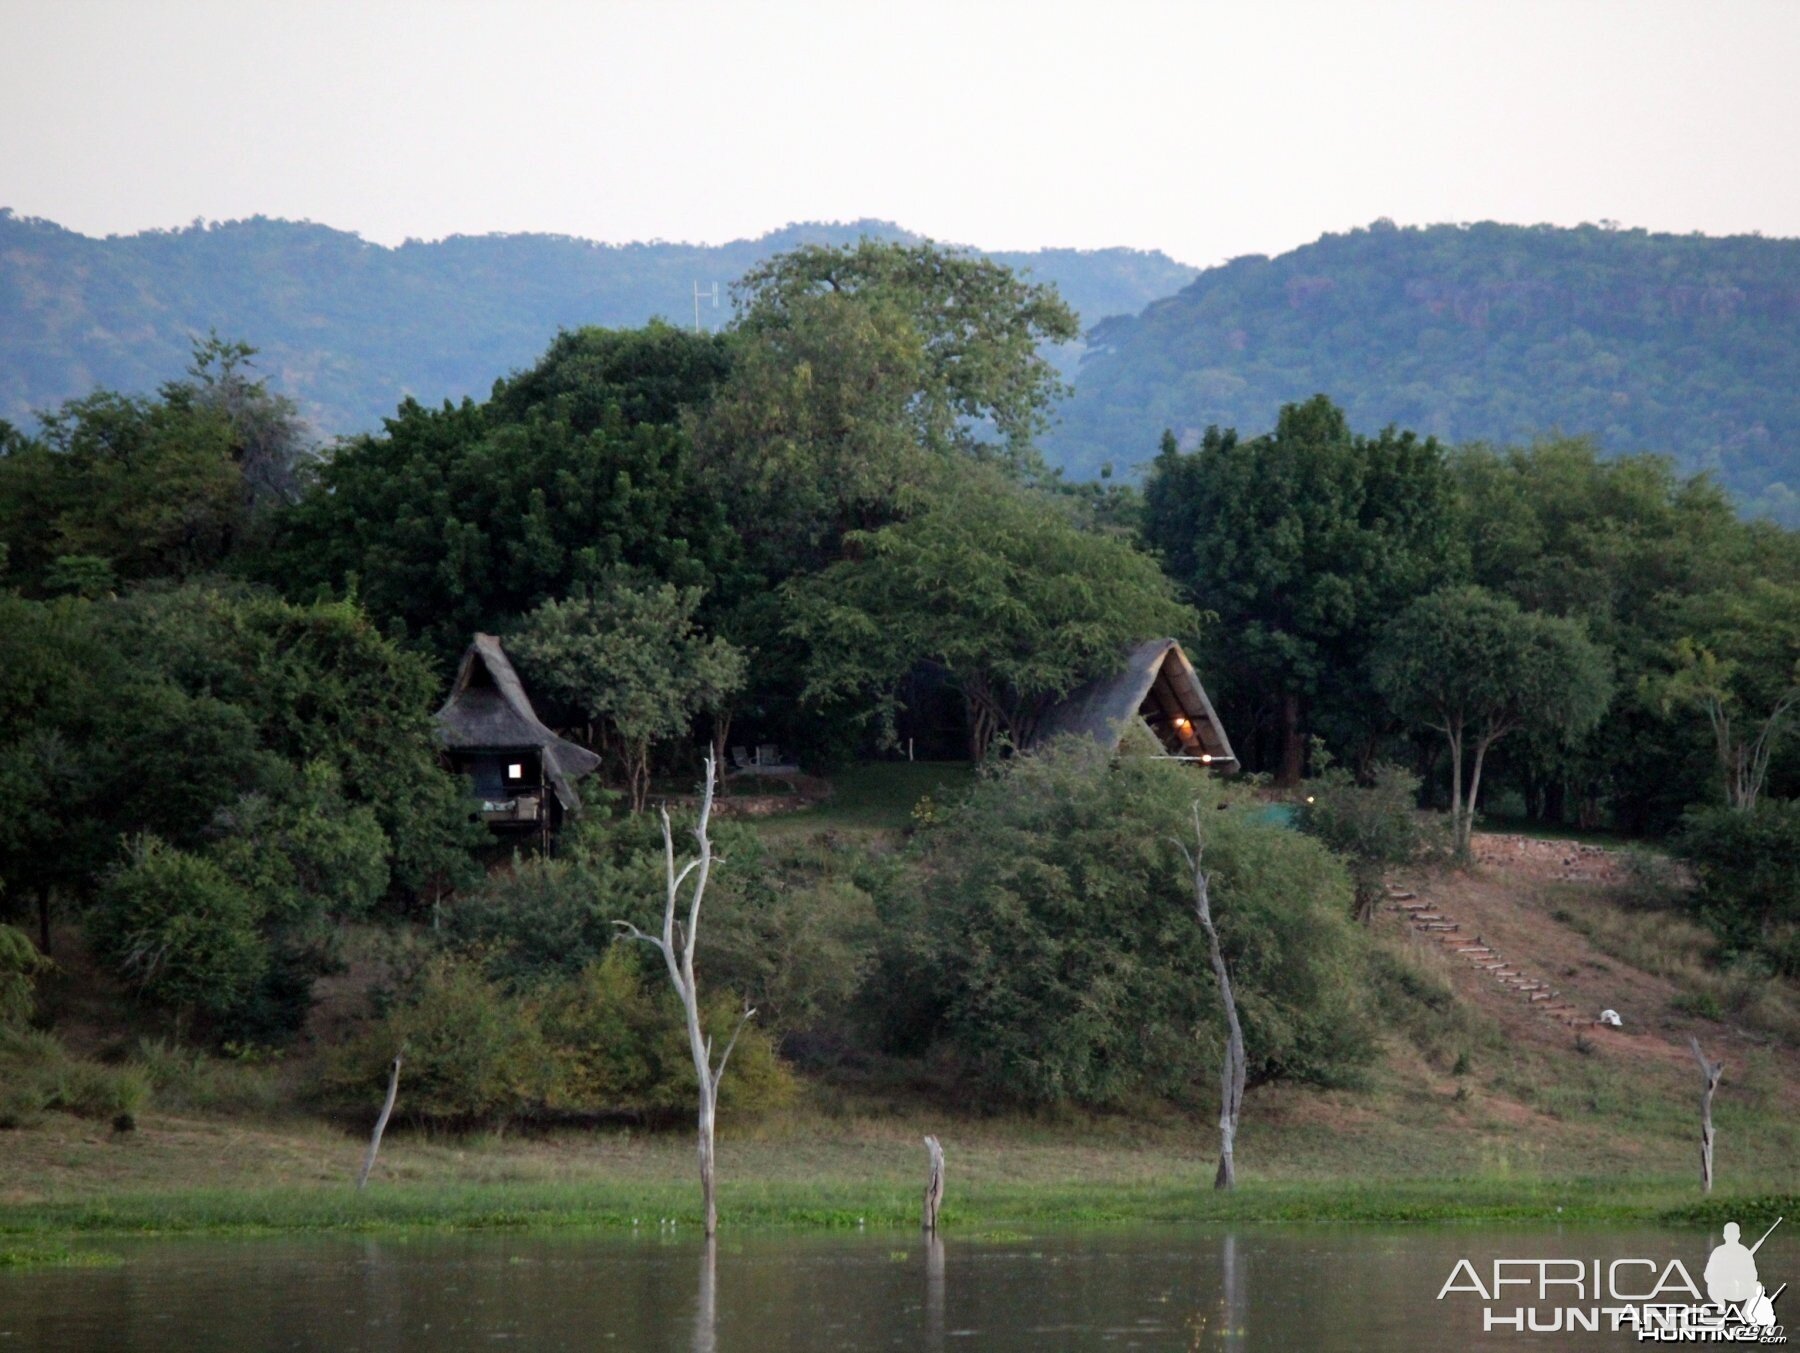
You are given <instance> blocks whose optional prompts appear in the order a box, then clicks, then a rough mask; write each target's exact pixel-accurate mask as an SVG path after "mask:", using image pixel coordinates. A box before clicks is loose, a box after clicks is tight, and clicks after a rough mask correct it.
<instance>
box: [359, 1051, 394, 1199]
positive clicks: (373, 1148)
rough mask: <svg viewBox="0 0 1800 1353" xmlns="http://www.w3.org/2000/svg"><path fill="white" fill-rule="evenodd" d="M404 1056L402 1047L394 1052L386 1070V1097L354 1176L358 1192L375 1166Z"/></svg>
mask: <svg viewBox="0 0 1800 1353" xmlns="http://www.w3.org/2000/svg"><path fill="white" fill-rule="evenodd" d="M404 1056H405V1049H404V1048H403V1049H401V1050H400V1051H399V1052H396V1053H395V1054H394V1065H393V1068H392V1070H390V1071H389V1072H388V1088H387V1099H386V1100H384V1101H383V1102H382V1105H381V1116H380V1117H379V1118H377V1119H376V1120H375V1132H374V1135H373V1136H371V1137H370V1138H369V1154H368V1155H366V1156H364V1157H363V1163H362V1170H361V1172H360V1173H359V1174H358V1175H357V1176H356V1191H357V1192H358V1193H361V1192H362V1191H363V1186H364V1185H366V1184H367V1183H368V1182H369V1171H370V1170H373V1169H374V1168H375V1155H376V1153H377V1152H378V1151H380V1150H381V1134H382V1133H384V1132H386V1131H387V1125H388V1119H389V1118H391V1117H392V1116H393V1113H394V1099H395V1097H396V1096H397V1095H398V1094H399V1093H400V1062H401V1059H402V1058H403V1057H404Z"/></svg>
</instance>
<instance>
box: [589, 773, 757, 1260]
mask: <svg viewBox="0 0 1800 1353" xmlns="http://www.w3.org/2000/svg"><path fill="white" fill-rule="evenodd" d="M717 780H718V762H717V761H715V760H714V759H713V757H712V756H711V755H710V754H708V756H707V758H706V786H705V788H704V789H703V790H702V791H701V794H700V821H699V822H698V823H697V824H696V825H695V827H694V840H695V841H696V842H697V843H698V845H699V850H700V853H699V855H698V856H696V857H695V858H694V859H692V860H689V861H688V862H687V863H686V864H684V865H682V866H681V868H680V869H677V868H676V867H675V832H674V828H673V827H672V826H671V825H670V823H669V810H668V809H667V808H664V809H662V810H661V813H662V837H663V867H664V877H665V883H666V885H667V887H666V890H665V892H664V896H663V923H662V934H661V935H646V934H645V933H644V932H643V931H641V930H639V929H638V928H637V927H636V926H634V925H633V924H631V922H629V921H614V922H613V924H614V925H616V926H617V927H618V928H619V933H620V934H621V935H622V936H624V937H625V938H627V939H634V940H642V941H643V942H644V943H645V944H648V945H650V946H651V947H652V948H653V949H655V950H657V951H658V952H659V953H661V954H662V956H663V964H664V966H665V967H666V968H667V969H668V971H669V982H670V984H671V985H672V986H674V988H675V994H676V995H677V996H679V997H680V998H681V1008H682V1010H683V1012H684V1013H685V1014H686V1016H687V1033H688V1051H689V1052H691V1053H692V1054H693V1058H694V1074H695V1076H696V1078H697V1079H698V1080H699V1082H700V1112H699V1154H700V1195H701V1201H702V1203H703V1205H704V1207H705V1210H706V1234H707V1235H708V1236H709V1237H710V1236H712V1235H713V1234H714V1233H715V1232H717V1231H718V1229H719V1213H718V1207H717V1205H716V1203H715V1200H714V1196H713V1124H714V1122H715V1120H716V1117H717V1111H718V1104H719V1081H720V1078H721V1077H723V1076H724V1074H725V1066H726V1064H727V1063H728V1062H730V1061H731V1050H732V1049H733V1048H735V1047H736V1046H737V1041H738V1035H739V1034H741V1033H743V1032H744V1025H745V1024H747V1023H749V1021H750V1017H751V1016H752V1015H754V1014H755V1013H756V1011H755V1010H754V1009H752V1008H751V1007H750V1006H749V1005H747V1004H746V1005H745V1007H744V1014H743V1017H742V1018H741V1019H739V1020H738V1024H737V1028H736V1029H734V1030H732V1034H731V1039H730V1041H729V1042H727V1043H726V1044H725V1051H724V1053H723V1054H722V1055H721V1056H720V1058H719V1061H718V1064H717V1065H716V1066H715V1065H714V1064H713V1059H712V1046H713V1045H712V1039H711V1038H710V1037H708V1036H707V1034H706V1031H705V1030H704V1029H703V1028H701V1026H700V991H699V988H698V987H697V986H696V985H695V982H694V941H695V940H696V939H697V938H698V937H699V934H700V903H701V900H702V899H703V898H704V897H705V896H706V882H707V879H708V878H709V877H711V875H712V866H713V848H712V837H711V836H709V835H708V834H707V827H708V825H709V824H710V823H711V821H712V808H713V789H714V787H715V785H716V784H717ZM690 878H691V879H692V880H693V889H692V892H691V893H690V895H689V898H688V914H687V923H686V924H685V925H683V924H682V923H681V922H680V921H677V920H676V919H675V907H676V904H677V902H678V901H679V900H680V897H681V890H682V888H683V886H685V885H686V884H687V882H688V880H689V879H690Z"/></svg>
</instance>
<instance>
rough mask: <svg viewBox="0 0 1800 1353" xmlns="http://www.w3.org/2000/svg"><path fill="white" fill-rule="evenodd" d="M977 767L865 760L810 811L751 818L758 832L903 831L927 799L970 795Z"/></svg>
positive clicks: (835, 779)
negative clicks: (928, 796)
mask: <svg viewBox="0 0 1800 1353" xmlns="http://www.w3.org/2000/svg"><path fill="white" fill-rule="evenodd" d="M974 781H975V768H974V766H973V765H971V764H970V763H969V762H967V761H865V762H863V763H862V764H860V765H856V766H851V767H849V768H847V769H846V770H843V771H841V772H839V773H837V774H835V775H833V776H832V777H831V797H830V798H828V799H826V800H825V802H823V803H821V804H818V805H817V806H815V807H812V808H804V809H801V810H800V811H799V812H795V813H781V814H778V815H776V816H774V817H766V818H756V819H752V821H753V822H754V823H755V826H756V827H757V829H758V830H759V831H762V832H765V833H768V834H772V835H782V834H788V833H794V832H819V831H851V832H864V833H866V832H891V831H902V830H904V829H905V828H907V827H910V826H912V825H913V816H912V812H913V808H914V807H915V806H916V805H917V804H918V802H919V800H920V799H921V798H923V797H925V796H926V795H928V794H929V795H930V796H931V797H932V799H933V800H935V801H936V802H938V803H940V804H941V803H945V802H949V801H950V800H952V799H954V798H956V797H957V796H958V795H961V794H964V793H967V792H968V789H969V787H970V785H972V784H973V783H974Z"/></svg>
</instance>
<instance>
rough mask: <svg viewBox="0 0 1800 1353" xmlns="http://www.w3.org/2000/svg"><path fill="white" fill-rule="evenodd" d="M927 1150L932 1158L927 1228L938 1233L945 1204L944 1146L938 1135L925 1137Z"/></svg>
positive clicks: (928, 1185)
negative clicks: (940, 1213)
mask: <svg viewBox="0 0 1800 1353" xmlns="http://www.w3.org/2000/svg"><path fill="white" fill-rule="evenodd" d="M925 1150H926V1152H927V1153H928V1154H929V1156H930V1159H931V1169H930V1173H929V1174H927V1175H926V1178H925V1230H926V1231H927V1232H928V1233H930V1234H931V1235H936V1234H937V1223H938V1209H939V1208H940V1207H942V1206H943V1205H944V1148H943V1147H941V1146H939V1145H938V1139H937V1138H936V1137H927V1138H926V1139H925Z"/></svg>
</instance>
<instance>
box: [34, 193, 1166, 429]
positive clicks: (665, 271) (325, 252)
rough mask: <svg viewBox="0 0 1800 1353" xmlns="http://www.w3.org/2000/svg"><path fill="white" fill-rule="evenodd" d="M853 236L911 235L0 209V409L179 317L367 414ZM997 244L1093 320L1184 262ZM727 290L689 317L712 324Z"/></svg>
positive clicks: (153, 351)
mask: <svg viewBox="0 0 1800 1353" xmlns="http://www.w3.org/2000/svg"><path fill="white" fill-rule="evenodd" d="M862 235H870V236H874V237H877V238H882V239H917V238H919V237H918V236H916V235H912V234H910V233H908V232H906V231H904V230H902V229H900V227H898V226H895V225H893V224H890V223H888V222H885V221H854V222H850V223H848V224H843V225H836V224H834V225H791V226H788V227H786V228H784V229H781V230H777V231H774V232H772V233H770V234H767V235H764V236H762V237H761V238H760V239H755V240H738V241H734V242H733V243H730V244H723V245H718V246H707V245H692V244H667V243H662V242H651V243H648V244H626V245H605V244H595V243H593V242H591V241H587V240H578V239H570V238H568V237H565V236H558V235H484V236H452V237H451V238H449V239H446V240H442V241H439V242H437V243H433V244H424V243H419V242H416V241H409V242H408V243H406V244H403V245H401V246H400V247H399V248H397V249H390V248H385V247H383V246H380V245H375V244H370V243H368V242H367V241H365V240H363V239H362V238H361V237H359V236H357V235H353V234H349V233H347V232H345V231H341V230H332V229H330V228H328V227H326V226H320V225H312V224H308V223H303V222H293V221H277V220H269V219H267V218H263V217H257V218H253V219H251V220H248V221H233V222H227V223H224V224H214V225H208V226H202V225H198V224H196V225H194V226H192V227H189V228H187V229H183V230H158V231H146V232H144V233H142V234H137V235H128V236H112V237H109V238H106V239H92V238H89V237H87V236H85V235H78V234H76V233H74V232H73V231H69V230H65V229H63V228H62V227H60V226H57V225H54V224H52V223H50V222H48V221H39V220H32V219H27V218H22V217H19V216H15V215H14V214H12V213H11V212H9V211H0V418H6V419H9V420H11V421H13V422H15V423H19V424H21V425H23V424H25V423H27V422H28V421H29V416H30V413H31V411H32V410H34V409H41V408H46V407H50V406H53V405H55V404H57V403H59V402H61V401H62V400H63V399H66V398H68V397H70V396H72V395H83V394H86V393H88V392H89V391H90V390H92V389H93V388H94V387H95V386H96V385H99V386H105V387H107V388H109V389H119V390H132V391H138V390H151V389H154V388H155V387H156V386H157V385H158V384H160V383H161V382H162V381H165V380H168V379H171V378H172V377H175V376H178V375H179V374H180V373H181V371H182V369H183V368H184V367H185V366H186V364H187V362H188V357H189V343H190V337H191V336H192V335H196V334H202V335H203V334H205V333H206V332H207V330H209V329H212V328H216V329H217V330H218V331H219V333H220V335H221V336H223V337H225V338H232V339H242V340H244V341H245V342H248V343H251V344H254V345H255V346H256V347H258V348H259V349H261V356H260V357H259V358H258V359H257V360H258V365H259V366H260V368H261V369H262V370H263V371H264V372H265V373H267V374H268V375H270V377H271V378H272V384H274V385H275V386H276V387H277V388H278V389H280V390H281V391H282V392H283V393H285V394H288V395H290V396H292V397H293V398H294V399H295V400H297V401H298V402H299V404H300V407H301V410H302V412H303V413H304V414H305V415H306V416H307V418H308V419H309V420H310V421H311V422H313V423H314V424H315V425H316V426H317V427H318V428H319V429H320V430H321V431H323V432H326V433H345V432H358V431H362V430H365V429H373V428H376V427H378V426H379V425H380V419H381V418H382V417H383V416H385V415H387V414H391V413H392V412H393V410H394V406H395V405H396V404H398V403H399V401H400V400H401V399H402V398H403V397H404V396H406V395H413V396H416V397H417V398H418V399H420V400H421V401H423V402H426V403H436V402H437V401H439V400H442V399H444V398H447V397H448V398H460V397H461V396H463V395H477V396H485V395H486V393H487V392H488V389H489V388H490V386H491V385H492V384H493V382H494V380H495V379H496V378H497V377H499V376H503V375H505V374H507V373H508V372H509V371H512V370H514V369H516V368H518V367H522V366H525V365H528V364H529V363H530V362H531V361H533V360H534V359H535V358H536V357H537V356H538V355H539V354H541V353H542V352H543V350H544V348H545V347H546V346H547V345H548V344H549V342H550V340H551V338H552V337H554V335H555V333H556V331H557V329H558V328H559V327H569V328H572V327H575V326H578V325H584V324H601V325H609V326H621V325H636V324H642V323H643V322H645V321H646V320H649V319H651V318H653V317H655V316H658V315H661V316H664V317H666V318H668V319H670V320H673V321H675V322H677V323H692V320H693V304H694V302H693V288H694V284H695V283H699V284H700V286H701V288H702V289H703V290H706V289H710V287H711V285H712V284H713V283H715V282H716V283H718V284H719V286H720V290H721V292H723V291H724V289H725V287H726V286H727V285H728V284H729V283H730V282H732V281H733V280H734V279H736V278H737V277H738V276H740V275H741V274H742V273H743V272H744V271H745V270H746V269H747V268H749V267H750V266H751V265H752V264H753V263H755V262H757V261H759V260H761V259H763V258H766V257H768V256H769V255H770V254H773V253H777V252H779V251H781V250H783V249H789V248H792V247H794V246H795V245H798V244H801V243H829V244H838V243H848V242H852V241H854V240H856V239H857V238H858V237H859V236H862ZM991 257H993V258H995V259H998V260H999V261H1001V262H1003V263H1006V264H1008V265H1009V266H1012V267H1015V268H1020V269H1030V270H1031V272H1032V274H1033V276H1034V277H1035V278H1036V279H1037V280H1041V281H1050V282H1054V283H1055V284H1056V286H1057V287H1058V288H1059V289H1060V290H1061V292H1062V294H1063V296H1064V298H1065V299H1067V300H1068V302H1069V303H1070V304H1071V305H1073V306H1074V307H1075V308H1076V310H1077V311H1078V312H1079V313H1080V314H1081V316H1082V319H1083V322H1084V323H1087V324H1092V323H1094V322H1095V321H1097V320H1100V319H1103V318H1105V317H1106V316H1108V315H1114V314H1127V313H1129V314H1135V313H1137V312H1138V311H1139V310H1141V309H1143V307H1144V306H1145V305H1146V304H1148V303H1149V302H1150V301H1152V300H1155V299H1156V298H1157V297H1159V296H1166V295H1169V294H1170V293H1171V292H1173V291H1175V290H1176V289H1178V288H1179V287H1181V286H1183V285H1184V284H1186V283H1187V282H1189V281H1191V280H1192V279H1193V278H1194V276H1195V275H1196V271H1197V270H1196V269H1193V268H1190V267H1187V266H1185V265H1183V264H1180V263H1176V262H1175V261H1174V260H1173V259H1170V258H1168V257H1167V256H1166V255H1163V254H1160V253H1149V252H1144V251H1142V250H1134V249H1101V250H1095V251H1084V250H1074V249H1053V250H1043V251H1038V252H1033V253H997V254H993V255H991ZM727 305H728V302H726V301H724V300H723V297H722V305H721V308H720V309H718V310H714V309H712V308H711V307H710V306H709V307H707V308H705V309H704V310H703V312H702V316H701V318H702V322H703V323H706V324H708V325H709V326H717V325H719V324H722V323H724V322H725V320H726V319H727V318H729V314H730V312H729V309H728V308H724V307H725V306H727ZM1071 346H1072V347H1075V348H1077V349H1078V347H1079V345H1071ZM1078 355H1079V352H1078V351H1074V352H1064V353H1061V354H1058V364H1059V365H1060V366H1063V367H1064V368H1065V370H1067V369H1072V367H1073V364H1074V361H1075V359H1076V357H1078Z"/></svg>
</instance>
